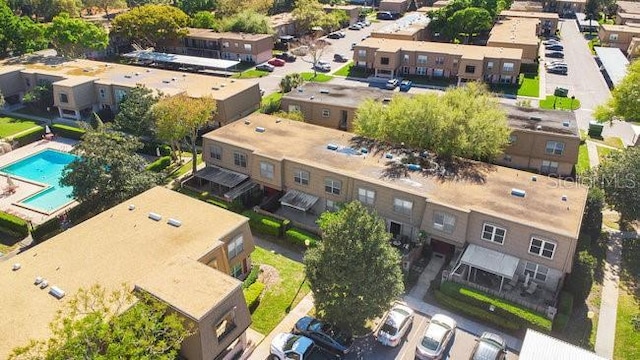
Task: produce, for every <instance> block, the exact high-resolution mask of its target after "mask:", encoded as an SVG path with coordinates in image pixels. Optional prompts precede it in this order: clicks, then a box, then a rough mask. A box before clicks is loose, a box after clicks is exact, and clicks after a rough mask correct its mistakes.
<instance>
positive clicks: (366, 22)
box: [361, 19, 371, 26]
mask: <svg viewBox="0 0 640 360" xmlns="http://www.w3.org/2000/svg"><path fill="white" fill-rule="evenodd" d="M361 23H363V24H364V26H371V21H369V20H367V19H364V20H362V21H361Z"/></svg>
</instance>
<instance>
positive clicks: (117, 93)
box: [114, 89, 127, 103]
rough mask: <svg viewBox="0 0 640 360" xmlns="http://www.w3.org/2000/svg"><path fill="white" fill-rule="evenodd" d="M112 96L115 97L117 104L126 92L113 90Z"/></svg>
mask: <svg viewBox="0 0 640 360" xmlns="http://www.w3.org/2000/svg"><path fill="white" fill-rule="evenodd" d="M114 95H115V97H116V102H118V103H119V102H120V101H122V99H124V97H125V96H126V95H127V91H126V90H122V89H115V90H114Z"/></svg>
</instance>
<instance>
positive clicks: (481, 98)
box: [354, 83, 511, 161]
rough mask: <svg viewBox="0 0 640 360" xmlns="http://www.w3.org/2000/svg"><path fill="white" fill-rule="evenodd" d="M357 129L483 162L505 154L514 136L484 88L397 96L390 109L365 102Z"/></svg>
mask: <svg viewBox="0 0 640 360" xmlns="http://www.w3.org/2000/svg"><path fill="white" fill-rule="evenodd" d="M354 125H355V132H356V133H358V134H360V135H362V136H365V137H369V138H373V139H377V140H381V141H385V142H390V143H394V144H400V143H404V144H405V145H406V146H408V147H410V148H416V149H425V150H430V151H433V152H435V153H436V154H437V155H439V156H442V157H445V158H449V157H455V156H457V157H463V158H471V159H476V160H483V161H490V160H492V159H494V158H495V157H496V156H498V155H500V154H501V153H502V152H503V150H504V147H505V146H506V145H507V143H508V140H509V133H510V132H511V130H510V129H509V126H508V125H507V120H506V114H505V111H504V109H503V108H502V106H501V105H500V103H499V102H498V99H497V98H496V97H495V96H494V95H493V94H492V93H491V92H489V91H488V89H487V88H486V87H485V86H483V85H482V84H479V83H468V84H467V85H466V86H464V87H457V88H450V89H448V90H447V91H445V93H444V94H442V95H439V94H433V93H430V94H420V95H416V96H413V97H411V98H408V97H401V96H395V97H393V99H392V101H391V103H390V104H388V105H385V104H382V103H380V102H375V101H373V100H369V101H365V102H364V103H363V104H362V105H360V107H359V108H358V110H357V111H356V119H355V123H354Z"/></svg>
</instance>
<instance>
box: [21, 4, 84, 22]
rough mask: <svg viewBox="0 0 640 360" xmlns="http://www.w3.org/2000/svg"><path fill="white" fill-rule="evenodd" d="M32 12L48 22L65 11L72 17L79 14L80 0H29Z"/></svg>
mask: <svg viewBox="0 0 640 360" xmlns="http://www.w3.org/2000/svg"><path fill="white" fill-rule="evenodd" d="M31 6H32V9H33V13H34V14H35V15H36V17H37V18H42V19H43V20H44V21H45V22H50V21H51V20H52V19H53V17H54V16H56V15H58V14H60V13H63V12H66V13H67V14H70V15H71V16H73V17H76V16H79V15H80V10H81V9H82V1H81V0H31Z"/></svg>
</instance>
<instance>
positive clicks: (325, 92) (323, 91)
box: [320, 89, 329, 94]
mask: <svg viewBox="0 0 640 360" xmlns="http://www.w3.org/2000/svg"><path fill="white" fill-rule="evenodd" d="M328 93H329V90H327V89H320V94H328Z"/></svg>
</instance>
